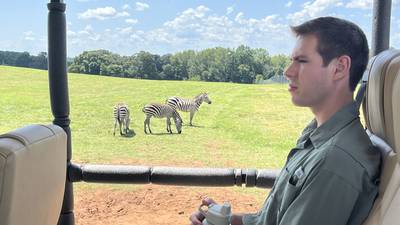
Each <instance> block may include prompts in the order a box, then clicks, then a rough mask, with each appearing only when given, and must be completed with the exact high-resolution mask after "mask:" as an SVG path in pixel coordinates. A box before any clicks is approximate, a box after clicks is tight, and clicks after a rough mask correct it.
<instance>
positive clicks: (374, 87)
mask: <svg viewBox="0 0 400 225" xmlns="http://www.w3.org/2000/svg"><path fill="white" fill-rule="evenodd" d="M367 73H369V79H368V84H367V90H366V101H365V102H364V103H365V104H366V105H365V106H364V109H365V111H364V115H365V120H366V125H367V128H368V131H369V134H370V138H371V141H372V142H373V143H374V145H376V146H378V147H379V149H380V150H381V151H382V167H381V177H380V185H379V196H378V198H377V199H376V201H375V203H374V206H373V208H372V210H371V212H370V214H369V216H368V218H367V220H366V221H365V222H364V225H395V224H396V225H398V224H400V156H399V154H398V151H399V149H400V51H399V50H395V49H389V50H386V51H384V52H382V53H380V54H378V55H377V56H376V57H374V58H372V59H371V60H370V62H369V65H368V68H367Z"/></svg>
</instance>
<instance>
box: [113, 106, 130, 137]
mask: <svg viewBox="0 0 400 225" xmlns="http://www.w3.org/2000/svg"><path fill="white" fill-rule="evenodd" d="M129 122H130V118H129V108H128V105H126V104H124V103H118V104H117V105H115V106H114V133H113V134H114V135H115V128H116V126H117V123H118V125H119V133H120V134H121V135H124V133H125V134H128V132H129ZM123 131H124V132H123Z"/></svg>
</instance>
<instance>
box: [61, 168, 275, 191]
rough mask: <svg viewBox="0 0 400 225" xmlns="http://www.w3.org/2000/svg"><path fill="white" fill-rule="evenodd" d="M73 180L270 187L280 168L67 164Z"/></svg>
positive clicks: (70, 177)
mask: <svg viewBox="0 0 400 225" xmlns="http://www.w3.org/2000/svg"><path fill="white" fill-rule="evenodd" d="M68 171H69V172H68V175H69V176H68V177H69V179H70V181H72V182H78V181H85V182H92V183H120V184H148V183H153V184H160V185H179V186H220V187H221V186H234V185H237V186H242V185H243V184H244V185H245V186H246V187H260V188H271V187H272V186H273V184H274V182H275V179H276V177H277V176H278V174H279V170H266V169H262V170H255V169H232V168H188V167H165V166H156V167H149V166H130V165H91V164H87V165H79V164H70V166H69V170H68Z"/></svg>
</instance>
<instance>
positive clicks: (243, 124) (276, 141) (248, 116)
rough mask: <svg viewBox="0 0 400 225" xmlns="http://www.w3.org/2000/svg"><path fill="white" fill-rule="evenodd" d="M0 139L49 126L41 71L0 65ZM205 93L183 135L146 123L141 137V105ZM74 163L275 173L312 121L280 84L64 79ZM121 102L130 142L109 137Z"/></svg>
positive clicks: (80, 76)
mask: <svg viewBox="0 0 400 225" xmlns="http://www.w3.org/2000/svg"><path fill="white" fill-rule="evenodd" d="M0 83H1V84H2V85H0V105H1V107H0V132H1V133H4V132H7V131H10V130H13V129H15V128H18V127H21V126H24V125H26V124H33V123H44V124H47V123H51V121H52V119H53V118H52V114H51V110H50V101H49V88H48V78H47V71H41V70H34V69H25V68H15V67H7V66H0ZM201 92H207V93H209V97H210V99H211V100H212V104H210V105H209V104H205V103H203V105H201V107H200V110H199V112H198V113H197V114H196V115H195V116H194V120H193V124H194V126H193V127H190V126H188V122H189V114H188V113H185V112H181V116H182V118H183V120H184V122H186V124H184V126H183V130H182V134H176V129H175V126H174V125H172V128H173V131H174V134H173V135H169V134H167V133H166V130H165V127H166V125H165V119H154V118H152V121H151V125H152V130H153V133H155V134H154V135H146V134H144V131H143V121H144V114H143V112H142V111H141V110H142V107H143V106H144V105H145V104H146V103H150V102H159V103H163V102H165V99H166V98H167V97H169V96H182V97H187V98H192V97H194V96H195V95H197V94H199V93H201ZM69 96H70V119H71V125H70V126H71V130H72V143H73V144H72V146H73V161H74V162H82V163H119V164H139V165H149V166H151V165H168V166H196V167H197V166H198V167H202V166H209V167H234V168H240V167H246V168H247V167H252V168H279V167H281V166H282V165H283V163H284V161H285V158H286V154H287V152H288V150H290V148H291V147H292V146H293V145H294V144H295V141H296V138H297V136H298V134H299V132H301V130H302V128H303V126H304V125H305V124H306V123H307V122H308V121H309V120H310V119H311V113H310V112H309V110H308V109H306V108H298V107H295V106H292V104H291V102H290V98H289V94H288V92H287V91H286V85H282V84H276V85H275V84H273V85H271V84H269V85H245V84H233V83H211V82H190V81H156V80H136V79H125V78H113V77H104V76H90V75H83V74H69ZM118 102H125V103H127V104H128V105H129V107H130V110H131V128H132V129H133V130H134V131H135V133H136V135H134V136H132V137H121V136H120V135H119V132H118V131H117V133H116V136H113V134H112V132H113V123H114V121H113V112H112V111H113V110H112V108H113V105H114V104H116V103H118Z"/></svg>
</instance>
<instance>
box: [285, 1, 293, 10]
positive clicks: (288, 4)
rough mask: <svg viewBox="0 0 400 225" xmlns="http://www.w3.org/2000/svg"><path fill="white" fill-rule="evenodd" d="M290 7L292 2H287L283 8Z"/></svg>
mask: <svg viewBox="0 0 400 225" xmlns="http://www.w3.org/2000/svg"><path fill="white" fill-rule="evenodd" d="M292 5H293V2H292V1H288V2H287V3H286V4H285V7H287V8H289V7H291V6H292Z"/></svg>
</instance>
